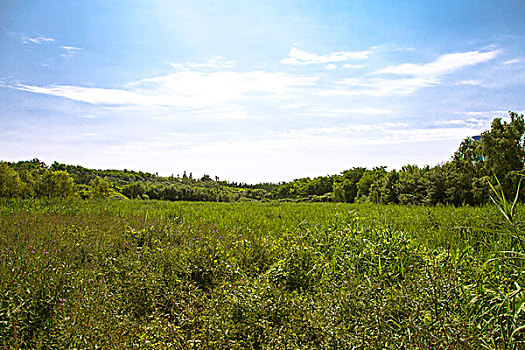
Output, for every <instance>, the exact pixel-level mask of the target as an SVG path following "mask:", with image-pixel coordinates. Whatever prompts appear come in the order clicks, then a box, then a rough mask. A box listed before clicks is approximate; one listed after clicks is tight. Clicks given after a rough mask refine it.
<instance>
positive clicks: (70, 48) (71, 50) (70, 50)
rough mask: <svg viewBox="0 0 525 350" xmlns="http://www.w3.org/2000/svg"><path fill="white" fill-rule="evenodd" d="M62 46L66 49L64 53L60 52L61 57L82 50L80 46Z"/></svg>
mask: <svg viewBox="0 0 525 350" xmlns="http://www.w3.org/2000/svg"><path fill="white" fill-rule="evenodd" d="M60 48H61V49H62V50H64V51H65V52H64V53H62V54H60V57H64V58H68V57H72V56H74V55H76V54H77V53H79V52H80V51H82V49H81V48H80V47H75V46H60Z"/></svg>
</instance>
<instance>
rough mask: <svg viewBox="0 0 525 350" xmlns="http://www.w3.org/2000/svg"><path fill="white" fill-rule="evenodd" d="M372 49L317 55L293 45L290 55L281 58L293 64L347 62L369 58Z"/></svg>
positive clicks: (286, 62)
mask: <svg viewBox="0 0 525 350" xmlns="http://www.w3.org/2000/svg"><path fill="white" fill-rule="evenodd" d="M371 53H372V51H369V50H367V51H355V52H350V51H338V52H333V53H331V54H329V55H317V54H314V53H309V52H306V51H303V50H300V49H298V48H296V47H292V49H291V50H290V52H289V53H288V57H287V58H284V59H282V60H281V63H282V64H291V65H309V64H327V63H333V62H345V61H348V60H351V59H360V60H364V59H367V58H368V56H370V54H371Z"/></svg>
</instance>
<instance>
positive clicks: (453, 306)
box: [0, 198, 525, 349]
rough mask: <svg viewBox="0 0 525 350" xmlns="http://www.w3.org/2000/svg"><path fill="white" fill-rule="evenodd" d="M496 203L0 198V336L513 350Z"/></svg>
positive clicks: (519, 253) (513, 224)
mask: <svg viewBox="0 0 525 350" xmlns="http://www.w3.org/2000/svg"><path fill="white" fill-rule="evenodd" d="M507 204H508V203H506V202H500V208H498V207H497V206H496V205H490V206H483V207H470V206H464V207H452V206H434V207H425V206H401V205H380V204H348V203H284V202H268V203H262V202H244V203H242V202H236V203H211V202H207V203H202V202H164V201H148V200H143V201H141V200H114V199H101V200H95V199H91V200H80V199H78V200H75V199H45V198H41V199H2V200H0V347H1V348H4V349H315V348H317V349H384V348H386V349H482V348H487V349H520V348H523V346H524V343H523V340H524V334H523V327H524V325H525V315H524V307H523V305H524V301H525V296H524V294H525V293H523V292H522V291H523V290H522V286H523V285H524V275H525V274H524V273H523V266H524V255H523V253H524V249H523V236H522V232H523V227H522V222H523V214H522V212H523V210H522V209H523V207H522V206H520V205H518V206H516V207H512V208H511V207H510V206H509V205H507ZM499 209H501V210H499Z"/></svg>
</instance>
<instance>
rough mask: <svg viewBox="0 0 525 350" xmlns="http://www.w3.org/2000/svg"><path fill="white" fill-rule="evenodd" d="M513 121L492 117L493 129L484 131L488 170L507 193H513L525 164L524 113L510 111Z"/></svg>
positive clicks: (483, 151)
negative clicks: (503, 120)
mask: <svg viewBox="0 0 525 350" xmlns="http://www.w3.org/2000/svg"><path fill="white" fill-rule="evenodd" d="M509 116H510V122H509V123H507V122H502V120H501V119H500V118H495V119H494V120H493V121H492V124H491V127H490V130H489V131H485V132H484V133H483V134H482V135H481V152H482V155H483V157H484V164H483V165H484V170H485V174H484V175H487V176H489V177H492V176H496V177H497V178H498V179H499V181H500V182H501V185H502V188H503V191H504V193H505V195H506V196H511V195H512V192H513V191H515V189H516V187H517V183H518V181H519V179H520V175H519V174H520V173H521V172H523V171H524V170H525V169H524V166H525V149H524V134H525V121H524V116H523V114H522V115H518V114H517V113H514V112H509Z"/></svg>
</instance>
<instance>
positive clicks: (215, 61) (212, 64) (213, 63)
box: [170, 56, 237, 70]
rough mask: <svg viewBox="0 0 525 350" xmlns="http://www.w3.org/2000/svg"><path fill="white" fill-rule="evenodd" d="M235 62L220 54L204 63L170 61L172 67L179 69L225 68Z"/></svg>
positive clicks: (233, 65)
mask: <svg viewBox="0 0 525 350" xmlns="http://www.w3.org/2000/svg"><path fill="white" fill-rule="evenodd" d="M236 64H237V62H235V61H232V60H223V59H222V57H221V56H214V57H212V58H210V59H209V60H208V61H207V62H205V63H197V62H188V63H170V65H171V66H172V67H173V68H176V69H179V70H188V69H190V68H209V69H227V68H233V67H235V65H236Z"/></svg>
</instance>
